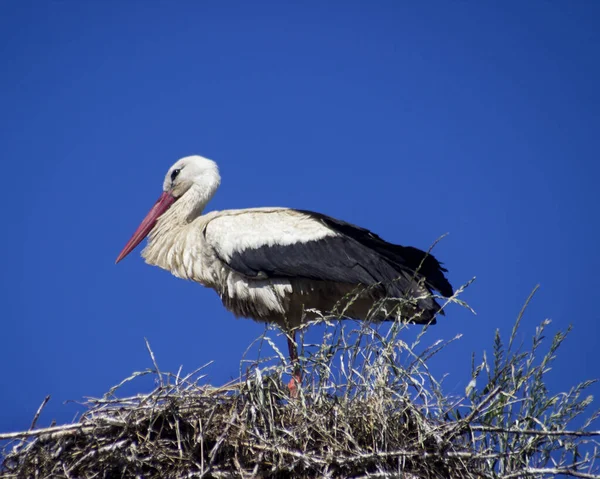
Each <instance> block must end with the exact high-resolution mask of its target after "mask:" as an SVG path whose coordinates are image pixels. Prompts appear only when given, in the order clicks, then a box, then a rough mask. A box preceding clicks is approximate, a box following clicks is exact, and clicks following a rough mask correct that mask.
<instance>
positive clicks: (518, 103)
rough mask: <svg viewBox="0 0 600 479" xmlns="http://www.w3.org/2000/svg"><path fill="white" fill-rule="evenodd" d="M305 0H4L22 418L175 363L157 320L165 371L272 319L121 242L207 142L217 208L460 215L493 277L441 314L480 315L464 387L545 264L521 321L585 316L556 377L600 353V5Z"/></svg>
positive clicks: (462, 371)
mask: <svg viewBox="0 0 600 479" xmlns="http://www.w3.org/2000/svg"><path fill="white" fill-rule="evenodd" d="M285 3H286V4H284V2H179V3H176V4H175V3H169V2H138V1H128V2H72V1H64V2H27V1H23V2H5V3H3V5H2V15H0V52H1V61H2V62H1V63H2V65H3V68H2V70H3V73H2V75H0V111H1V112H2V113H1V114H0V122H1V124H0V131H1V135H2V141H0V154H1V157H2V161H3V170H4V181H3V185H4V187H3V188H2V193H0V194H1V195H2V203H3V206H4V207H3V209H2V210H3V216H4V217H3V224H4V227H3V231H4V234H2V235H1V236H0V241H1V243H2V249H3V251H4V254H3V255H2V260H1V261H2V288H1V290H0V291H1V294H2V304H3V309H4V313H3V314H2V342H1V345H2V346H1V348H2V357H3V364H4V368H3V375H4V376H3V380H2V384H3V386H2V390H3V394H0V410H1V411H3V414H2V415H1V417H0V431H8V430H17V429H23V428H27V427H28V426H29V423H30V421H31V418H32V416H33V414H34V413H35V410H36V409H37V407H38V405H39V404H40V403H41V401H42V399H43V398H44V396H45V395H47V394H50V395H52V400H51V402H50V403H49V405H48V406H47V408H46V411H45V413H44V415H43V416H42V418H41V419H40V422H39V424H40V425H48V424H49V423H50V422H51V421H52V419H56V420H57V421H58V422H59V423H60V422H65V421H70V420H71V419H72V418H73V416H74V414H75V413H76V411H77V407H76V405H73V404H66V405H65V404H63V402H64V401H66V400H75V401H79V400H82V398H83V397H85V396H99V395H101V394H103V393H104V392H106V391H107V390H108V389H109V388H110V387H111V386H112V385H114V384H116V383H118V382H119V381H120V380H121V379H123V378H125V377H126V376H128V375H129V374H130V373H131V372H133V371H137V370H142V369H145V368H148V367H151V362H150V359H149V357H148V354H147V352H146V349H145V346H144V340H143V338H144V337H147V338H148V340H149V341H150V343H151V345H152V347H153V350H154V353H155V354H156V357H157V359H158V362H159V365H160V367H161V369H163V370H171V371H176V370H177V369H178V368H179V366H180V365H183V370H184V371H191V370H193V369H195V368H196V367H198V366H200V365H202V364H204V363H206V362H208V361H210V360H213V361H214V364H213V365H212V366H211V367H210V368H209V369H208V371H207V372H208V374H209V376H208V378H207V380H209V381H211V382H212V383H214V384H221V383H223V382H225V381H227V380H229V379H231V378H234V377H236V376H237V374H238V371H239V360H240V358H241V356H242V354H243V352H244V351H245V349H246V347H247V346H248V344H249V343H250V342H251V341H252V340H253V339H254V338H255V337H256V336H257V335H259V334H260V333H261V332H262V331H263V326H261V325H259V324H255V323H253V322H252V321H250V320H242V319H240V320H236V319H235V318H234V317H233V316H232V315H231V314H230V313H228V312H227V311H226V310H225V309H224V308H223V307H222V305H221V303H220V301H219V299H218V297H217V295H216V294H215V293H214V292H213V291H210V290H207V289H204V288H202V287H200V286H198V285H195V284H192V283H188V282H184V281H182V280H178V279H176V278H174V277H172V276H171V275H169V274H168V273H166V272H164V271H162V270H159V269H157V268H152V267H150V266H147V265H145V264H144V263H143V261H142V259H141V258H140V257H139V250H136V252H134V253H133V254H132V255H131V256H130V257H128V258H127V259H126V260H125V261H123V262H122V263H121V264H119V265H118V266H115V265H114V260H115V258H116V256H117V254H118V253H119V251H120V250H121V248H122V247H123V246H124V244H125V242H126V241H127V240H128V239H129V237H130V235H131V234H132V233H133V231H134V229H135V228H136V227H137V225H138V224H139V222H140V221H141V219H142V218H143V216H144V215H145V214H146V212H147V211H148V210H149V208H150V207H151V206H152V204H153V203H154V201H155V200H156V199H157V198H158V195H159V194H160V190H161V185H162V179H163V175H164V174H165V172H166V171H167V169H168V167H169V166H170V165H171V163H173V162H174V161H175V160H176V159H177V158H179V157H181V156H186V155H189V154H202V155H204V156H207V157H209V158H212V159H214V160H216V161H217V162H218V163H219V165H220V168H221V174H222V176H223V182H222V186H221V189H220V190H219V192H218V193H217V195H216V197H215V198H214V200H213V202H212V203H211V205H210V209H226V208H244V207H252V206H290V207H297V208H304V209H311V210H316V211H320V212H323V213H326V214H329V215H332V216H336V217H338V218H341V219H344V220H346V221H350V222H352V223H356V224H359V225H362V226H364V227H367V228H369V229H372V230H373V231H375V232H377V233H378V234H379V235H381V236H382V237H384V238H385V239H387V240H389V241H392V242H396V243H400V244H404V245H413V246H418V247H421V248H427V247H428V246H429V245H430V244H431V243H432V242H433V241H434V240H435V239H436V238H437V237H438V236H440V235H441V234H443V233H446V232H449V233H450V235H449V236H448V237H447V238H445V239H444V240H443V241H442V243H441V244H440V245H438V247H437V248H436V254H437V256H438V257H439V258H440V259H441V260H442V261H444V262H445V264H446V266H447V267H448V269H449V271H450V272H449V277H450V279H451V281H452V283H453V284H454V285H455V286H459V285H460V284H462V283H464V282H466V281H467V280H469V279H470V278H471V277H473V276H477V281H476V283H475V284H474V285H473V286H472V287H471V288H469V290H468V291H467V293H465V295H464V299H465V300H467V301H468V302H469V303H470V304H471V305H472V307H473V308H475V310H476V311H477V313H478V314H477V316H473V315H471V314H469V313H468V312H466V311H464V310H461V309H460V308H458V307H453V308H451V309H450V310H448V314H447V317H446V318H444V319H443V320H442V321H440V323H439V324H438V325H437V326H436V328H435V331H433V330H432V332H431V334H432V340H433V339H435V338H437V337H440V338H450V337H452V336H454V335H455V334H456V333H463V338H462V340H461V342H460V343H459V344H455V345H453V346H452V347H451V348H449V349H448V350H446V351H445V352H444V353H442V354H443V355H444V356H443V359H442V360H441V361H438V363H436V370H437V372H438V373H440V374H441V373H443V372H448V373H449V376H448V378H446V380H445V384H446V388H447V390H448V391H449V392H450V393H454V394H460V393H461V392H462V391H463V390H464V386H465V385H466V383H467V382H468V380H469V373H470V369H469V368H470V357H471V352H472V351H475V352H477V353H478V354H479V357H480V355H481V352H482V351H483V350H484V349H485V350H487V351H490V350H491V346H492V340H493V333H494V331H495V329H496V328H500V330H501V332H502V333H503V334H508V332H509V331H510V329H511V328H512V325H513V322H514V319H515V317H516V315H517V313H518V311H519V309H520V308H521V305H522V304H523V302H524V300H525V299H526V297H527V296H528V294H529V292H530V291H531V290H532V288H533V287H534V286H535V285H536V284H538V283H539V284H541V288H540V291H539V293H538V295H537V297H536V298H535V301H534V302H533V304H532V306H531V307H530V309H529V311H528V313H527V315H526V317H525V320H524V328H523V331H522V333H521V334H520V336H519V338H520V339H522V340H525V341H528V340H529V338H530V336H531V334H532V333H533V331H534V329H535V326H536V325H537V324H539V322H541V321H542V320H543V319H545V318H551V319H552V320H553V323H552V327H551V331H552V332H555V331H557V330H559V329H565V328H566V327H567V325H569V324H573V326H574V330H573V332H572V334H571V335H570V337H569V338H568V340H567V342H566V343H565V345H564V347H563V349H562V352H561V353H560V355H559V357H558V361H557V363H556V364H555V367H554V369H553V370H552V372H551V373H550V375H549V380H550V387H551V390H552V391H554V392H557V391H559V390H564V389H568V388H570V387H571V386H572V385H574V384H575V383H576V382H578V381H582V380H585V379H589V378H595V377H598V376H600V360H599V358H598V354H597V341H598V334H599V332H600V331H599V327H598V323H599V321H600V312H599V309H598V307H597V305H596V298H597V296H598V292H597V277H598V273H597V272H598V270H599V269H600V256H599V255H598V249H597V243H598V235H599V233H600V215H599V214H598V213H597V211H596V210H597V206H598V205H599V204H600V201H599V193H598V186H597V181H598V177H599V175H600V166H599V163H598V157H599V155H598V151H599V146H600V89H599V88H598V85H600V71H599V66H598V61H597V59H598V56H599V50H600V33H599V30H598V28H597V19H598V18H599V14H600V6H599V4H598V3H595V2H569V3H565V2H558V1H556V2H553V1H549V2H503V3H502V7H500V6H499V4H497V3H496V4H492V2H428V3H427V4H426V3H425V2H410V3H409V2H394V1H389V2H385V1H382V2H328V5H325V4H324V2H302V3H300V2H296V3H294V4H291V3H290V4H288V3H289V2H285ZM317 333H318V332H315V333H314V334H317ZM279 342H280V346H282V347H285V342H284V341H282V340H281V339H280V340H279ZM137 384H138V385H137V386H134V388H133V389H134V390H139V391H142V390H147V388H148V387H150V386H151V384H147V383H144V382H143V381H141V382H140V383H137ZM136 388H138V389H136ZM594 392H595V393H596V395H598V393H600V388H598V387H595V389H594ZM596 405H598V403H596Z"/></svg>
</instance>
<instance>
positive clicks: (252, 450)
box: [0, 318, 600, 479]
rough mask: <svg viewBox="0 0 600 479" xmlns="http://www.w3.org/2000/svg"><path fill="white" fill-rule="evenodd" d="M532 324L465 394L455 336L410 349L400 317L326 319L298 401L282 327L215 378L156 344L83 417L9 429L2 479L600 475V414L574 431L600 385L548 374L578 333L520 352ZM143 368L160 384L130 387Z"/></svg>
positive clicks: (481, 368)
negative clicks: (568, 382) (172, 364)
mask: <svg viewBox="0 0 600 479" xmlns="http://www.w3.org/2000/svg"><path fill="white" fill-rule="evenodd" d="M326 319H327V318H326ZM519 321H520V318H519V320H517V324H516V326H515V328H514V329H513V332H512V335H511V337H510V338H509V342H508V347H505V346H504V345H503V343H502V341H501V340H500V336H499V334H497V336H496V340H495V343H494V349H493V356H494V357H493V361H492V363H490V364H488V362H487V360H486V356H485V355H484V357H483V360H482V363H481V364H480V365H476V364H473V367H472V373H471V374H472V378H473V380H472V381H471V383H470V384H469V385H468V387H467V389H466V392H465V395H464V396H463V397H449V396H447V395H444V393H443V392H442V388H441V385H440V384H439V383H438V382H437V381H436V380H435V378H433V377H432V375H431V374H430V373H429V371H428V368H427V363H428V361H429V359H430V358H431V356H433V355H435V354H439V353H440V351H441V350H442V349H444V348H445V347H446V346H447V345H448V344H449V343H450V342H452V341H449V342H448V343H443V342H440V341H433V342H432V343H431V344H430V345H424V344H423V343H424V342H425V340H424V336H423V334H424V333H423V334H421V335H419V337H418V338H417V340H416V341H414V343H413V344H412V345H407V344H406V343H405V342H404V341H403V340H402V339H401V335H400V334H399V333H400V331H401V330H402V326H401V325H400V324H397V323H394V324H393V325H392V326H391V327H389V328H388V329H386V330H382V328H383V327H384V326H382V325H374V324H369V323H362V324H360V325H359V326H358V327H357V328H356V329H352V328H353V327H354V326H352V323H347V324H350V326H348V328H346V324H343V325H340V324H341V323H339V322H338V323H335V325H332V323H327V322H326V324H329V326H328V327H326V329H325V332H324V335H323V341H322V343H321V344H316V345H309V346H308V347H307V348H305V349H304V351H303V352H302V354H301V356H302V364H303V366H304V371H305V373H306V376H305V379H304V382H303V386H302V387H301V388H300V394H299V397H298V398H295V399H292V398H290V397H289V391H288V390H287V387H286V386H285V384H286V381H285V380H286V378H287V377H289V376H288V374H289V373H290V366H289V365H288V364H286V361H285V357H284V356H283V355H282V354H281V352H280V351H279V350H278V349H277V347H276V345H275V343H274V342H273V341H272V340H271V339H270V338H269V336H268V334H269V331H267V332H266V333H265V335H263V336H262V337H261V338H260V341H259V343H260V344H261V345H265V344H267V345H268V346H269V347H270V349H271V351H273V352H274V353H275V354H274V355H273V356H272V357H271V358H267V360H268V361H267V362H262V361H259V362H253V364H252V365H251V366H250V367H249V368H248V372H247V373H246V374H244V375H243V377H244V380H241V381H239V382H235V383H231V384H228V385H226V386H223V387H212V386H210V385H203V384H202V379H203V376H202V375H201V372H202V371H197V372H194V373H192V374H191V375H189V376H187V377H183V378H182V377H180V376H179V375H172V374H165V373H161V372H160V370H159V368H158V366H157V364H156V361H155V359H154V355H153V354H152V352H151V350H150V349H149V350H150V354H151V357H152V360H153V362H154V366H155V367H154V369H152V370H148V371H145V372H143V373H136V374H134V375H133V376H131V377H130V378H127V379H126V380H125V381H123V382H122V383H121V384H119V385H118V386H115V387H114V388H113V389H111V390H110V391H108V392H107V394H106V395H105V396H104V397H103V398H100V399H90V400H88V401H87V403H85V406H86V409H87V410H86V412H85V413H84V414H83V416H82V417H81V419H80V421H79V422H78V423H75V424H68V425H64V426H58V427H50V428H46V429H34V428H33V425H32V428H31V430H29V431H24V432H21V433H12V434H0V440H2V439H5V440H6V439H9V440H12V442H11V443H9V444H8V445H7V446H6V447H5V450H4V458H3V462H2V466H1V467H0V477H2V478H9V477H10V478H16V477H18V478H29V477H31V478H40V479H41V478H83V477H85V478H114V477H120V478H146V479H147V478H196V477H207V478H208V477H215V478H219V477H227V478H247V477H248V478H249V477H253V478H287V477H299V478H302V477H306V478H312V477H329V478H350V477H352V478H359V477H365V478H366V477H402V478H407V479H413V478H423V479H429V478H496V477H498V478H505V479H515V478H521V477H522V478H541V477H553V476H555V475H557V474H564V475H568V476H573V477H582V478H587V479H590V478H594V479H595V478H600V475H598V466H597V465H596V462H595V461H597V459H600V453H599V452H598V447H597V446H598V444H597V442H595V439H594V436H598V435H600V432H594V431H589V429H588V427H589V425H590V423H591V422H592V421H593V420H594V419H595V417H596V416H592V417H590V418H589V419H588V420H587V421H586V422H585V423H584V426H583V428H581V429H579V430H577V431H570V430H569V429H568V427H567V426H568V424H569V423H570V422H571V421H572V420H573V419H574V418H575V417H578V416H580V415H581V414H582V412H583V411H584V410H585V409H586V407H587V406H588V405H589V404H590V402H591V398H589V397H582V396H581V395H582V393H583V392H584V390H585V389H586V388H587V387H588V386H589V385H590V384H591V382H586V383H583V384H581V385H579V386H577V387H575V388H573V389H572V390H571V391H569V392H568V393H561V394H557V395H555V396H549V394H548V392H547V390H546V388H545V386H544V383H543V378H544V374H545V373H546V372H547V371H548V370H549V364H550V363H551V361H552V360H553V359H554V357H555V352H556V349H557V348H558V346H559V345H560V343H561V342H562V340H563V339H564V337H565V335H564V334H562V333H557V334H556V335H555V336H554V339H553V341H552V344H551V345H550V347H549V348H548V352H547V353H546V354H545V355H543V354H541V352H540V351H541V350H540V344H541V343H542V340H543V337H544V334H545V333H544V331H545V328H546V327H547V325H548V324H549V322H547V321H546V322H544V323H542V325H541V326H540V327H539V328H538V331H537V333H536V336H535V337H534V338H533V346H532V349H531V351H530V352H522V351H521V350H520V349H519V350H517V351H515V352H513V351H512V349H511V348H512V344H513V340H514V337H515V332H516V330H517V328H518V324H519ZM144 374H151V375H154V378H155V380H156V384H157V385H156V388H155V389H154V390H153V391H152V392H151V393H149V394H146V395H137V396H134V397H126V398H120V397H118V395H117V393H118V392H119V387H120V386H121V385H122V384H124V383H125V382H128V381H130V380H132V379H135V378H136V377H138V376H140V375H144ZM486 374H487V380H483V379H484V376H485V375H486ZM476 380H479V382H480V383H483V386H480V387H479V388H478V387H477V381H476ZM37 416H39V411H38V415H36V419H37ZM34 423H35V420H34Z"/></svg>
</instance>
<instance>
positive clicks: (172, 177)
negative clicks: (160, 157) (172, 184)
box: [171, 168, 181, 181]
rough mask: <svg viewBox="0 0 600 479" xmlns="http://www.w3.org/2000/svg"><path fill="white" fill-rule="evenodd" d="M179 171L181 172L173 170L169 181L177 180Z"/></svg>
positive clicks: (178, 169)
mask: <svg viewBox="0 0 600 479" xmlns="http://www.w3.org/2000/svg"><path fill="white" fill-rule="evenodd" d="M180 171H181V169H180V168H177V169H175V170H173V173H171V181H175V178H177V175H178V174H179V172H180Z"/></svg>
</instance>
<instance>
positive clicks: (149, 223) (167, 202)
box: [115, 191, 176, 264]
mask: <svg viewBox="0 0 600 479" xmlns="http://www.w3.org/2000/svg"><path fill="white" fill-rule="evenodd" d="M175 199H176V198H175V197H174V196H173V195H171V193H168V192H166V191H165V192H163V194H162V195H160V198H159V199H158V201H157V202H156V203H154V206H153V207H152V209H151V210H150V212H149V213H148V214H147V215H146V217H145V218H144V221H142V224H140V225H139V226H138V229H137V230H135V233H133V236H132V237H131V239H130V240H129V241H128V242H127V244H126V245H125V248H123V251H121V254H119V256H118V257H117V261H115V264H117V263H118V262H119V261H121V260H122V259H123V258H125V256H127V255H128V254H129V253H131V252H132V251H133V249H134V248H135V247H136V246H137V245H139V244H140V243H141V242H142V240H143V239H144V238H145V237H146V236H148V233H150V231H151V230H152V228H154V225H155V224H156V221H157V220H158V218H159V217H160V216H161V215H162V214H163V213H164V212H165V211H167V210H168V209H169V208H170V207H171V205H172V204H173V203H175Z"/></svg>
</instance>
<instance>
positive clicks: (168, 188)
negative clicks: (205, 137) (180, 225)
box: [116, 155, 221, 263]
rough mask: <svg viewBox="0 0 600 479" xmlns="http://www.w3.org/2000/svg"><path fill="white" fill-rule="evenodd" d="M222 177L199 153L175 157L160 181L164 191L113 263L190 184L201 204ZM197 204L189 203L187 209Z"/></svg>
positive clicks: (151, 226) (140, 237)
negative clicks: (196, 192)
mask: <svg viewBox="0 0 600 479" xmlns="http://www.w3.org/2000/svg"><path fill="white" fill-rule="evenodd" d="M220 181H221V177H220V176H219V168H218V167H217V164H216V163H215V162H214V161H212V160H209V159H208V158H204V157H202V156H198V155H194V156H186V157H185V158H181V159H180V160H177V161H176V162H175V164H174V165H173V166H171V168H169V171H167V174H166V175H165V181H164V182H163V192H162V194H161V195H160V198H158V201H157V202H156V203H155V204H154V206H153V207H152V209H151V210H150V212H149V213H148V214H147V215H146V217H145V218H144V220H143V221H142V223H141V224H140V226H138V229H137V230H136V231H135V233H133V236H132V237H131V239H130V240H129V241H128V242H127V244H126V245H125V247H124V248H123V251H121V253H120V254H119V256H118V257H117V260H116V263H118V262H119V261H121V260H122V259H123V258H125V256H127V255H128V254H129V253H131V251H133V249H134V248H135V247H136V246H137V245H138V244H140V243H141V242H142V240H143V239H144V238H145V237H146V236H148V233H150V231H151V230H152V228H154V225H155V224H156V222H157V221H158V219H159V218H160V217H161V216H162V215H163V214H164V213H165V212H166V211H167V210H168V209H169V208H170V207H171V206H172V205H173V204H174V203H175V202H176V201H178V200H179V199H181V198H183V197H184V195H185V194H186V193H187V192H188V191H189V190H190V189H191V188H192V186H195V187H196V191H198V192H199V198H198V199H199V203H200V205H201V206H200V207H201V208H202V207H203V206H204V204H206V203H207V202H208V201H209V200H210V198H211V197H212V195H213V194H214V192H215V190H216V189H217V187H218V186H219V183H220ZM197 206H198V205H194V204H192V205H190V209H193V208H194V207H197Z"/></svg>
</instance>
